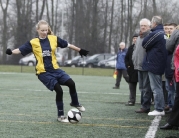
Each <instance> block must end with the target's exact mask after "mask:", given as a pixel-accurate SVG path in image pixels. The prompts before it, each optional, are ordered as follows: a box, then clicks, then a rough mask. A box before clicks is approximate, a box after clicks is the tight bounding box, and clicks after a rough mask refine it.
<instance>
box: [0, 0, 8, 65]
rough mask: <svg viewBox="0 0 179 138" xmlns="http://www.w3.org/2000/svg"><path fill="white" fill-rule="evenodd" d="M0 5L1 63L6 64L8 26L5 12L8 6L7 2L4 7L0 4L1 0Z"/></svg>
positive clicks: (0, 0)
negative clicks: (1, 12)
mask: <svg viewBox="0 0 179 138" xmlns="http://www.w3.org/2000/svg"><path fill="white" fill-rule="evenodd" d="M0 5H1V9H2V11H3V26H2V32H3V33H2V38H1V40H2V50H3V56H2V63H5V62H6V55H5V51H6V48H7V40H8V39H7V38H8V36H7V31H8V26H7V17H8V15H7V10H8V6H9V0H7V1H6V3H5V6H3V5H4V3H3V2H2V0H0Z"/></svg>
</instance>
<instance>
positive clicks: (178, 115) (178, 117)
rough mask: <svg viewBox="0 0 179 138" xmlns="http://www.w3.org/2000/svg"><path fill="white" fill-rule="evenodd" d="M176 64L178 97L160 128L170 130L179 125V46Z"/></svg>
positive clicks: (176, 53)
mask: <svg viewBox="0 0 179 138" xmlns="http://www.w3.org/2000/svg"><path fill="white" fill-rule="evenodd" d="M174 65H175V81H176V97H175V101H174V106H173V108H172V111H171V114H170V117H169V119H168V121H167V122H168V123H167V124H165V125H164V126H161V127H160V129H163V130H170V129H177V130H178V127H179V108H178V106H179V46H178V47H177V48H176V52H175V54H174Z"/></svg>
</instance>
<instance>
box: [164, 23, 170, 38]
mask: <svg viewBox="0 0 179 138" xmlns="http://www.w3.org/2000/svg"><path fill="white" fill-rule="evenodd" d="M163 27H164V32H165V35H166V36H167V37H168V38H169V23H165V24H164V25H163Z"/></svg>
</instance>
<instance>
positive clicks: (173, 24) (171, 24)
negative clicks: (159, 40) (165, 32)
mask: <svg viewBox="0 0 179 138" xmlns="http://www.w3.org/2000/svg"><path fill="white" fill-rule="evenodd" d="M168 26H174V27H176V26H177V24H176V23H170V24H169V25H168Z"/></svg>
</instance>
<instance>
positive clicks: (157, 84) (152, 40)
mask: <svg viewBox="0 0 179 138" xmlns="http://www.w3.org/2000/svg"><path fill="white" fill-rule="evenodd" d="M162 22H163V21H162V18H161V17H160V16H154V17H153V18H152V25H151V28H152V29H151V31H152V32H151V33H150V34H149V35H148V36H147V37H145V38H144V40H143V42H142V46H143V48H145V49H146V52H147V55H146V58H145V59H144V63H143V68H144V69H145V70H147V71H148V75H149V80H150V86H151V89H152V92H153V95H154V103H155V104H154V108H155V110H154V111H152V112H149V113H148V115H149V116H156V115H165V112H164V95H163V89H162V74H164V70H165V65H166V59H167V50H166V47H165V44H166V39H165V37H164V35H165V33H164V30H163V25H162Z"/></svg>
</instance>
